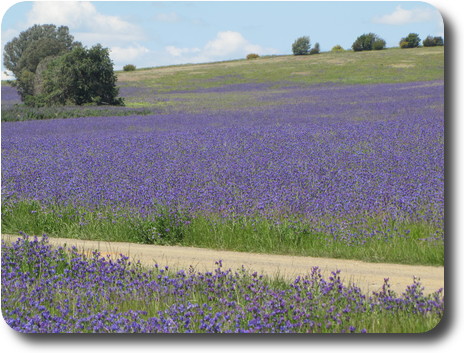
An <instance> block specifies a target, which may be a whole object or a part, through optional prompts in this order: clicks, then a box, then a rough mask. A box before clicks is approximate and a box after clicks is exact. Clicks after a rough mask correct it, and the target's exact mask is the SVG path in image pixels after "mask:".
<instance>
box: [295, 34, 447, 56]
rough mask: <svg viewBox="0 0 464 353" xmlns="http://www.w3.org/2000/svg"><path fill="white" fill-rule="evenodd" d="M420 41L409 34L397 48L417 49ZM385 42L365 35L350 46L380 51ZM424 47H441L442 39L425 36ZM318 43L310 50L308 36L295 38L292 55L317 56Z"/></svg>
mask: <svg viewBox="0 0 464 353" xmlns="http://www.w3.org/2000/svg"><path fill="white" fill-rule="evenodd" d="M420 42H421V39H420V38H419V35H418V34H417V33H409V34H408V35H407V36H406V37H403V38H401V40H400V42H399V46H400V48H402V49H405V48H417V47H418V46H419V45H420ZM385 45H386V42H385V40H383V39H382V38H380V37H379V36H378V35H377V34H375V33H365V34H362V35H360V36H359V37H358V38H356V40H355V41H354V42H353V44H352V45H351V49H352V50H353V51H365V50H382V49H384V48H385ZM422 45H423V46H424V47H434V46H443V45H444V41H443V38H442V37H432V36H427V38H426V39H424V40H423V41H422ZM319 48H320V47H319V43H316V44H315V45H314V48H313V49H311V43H310V39H309V37H308V36H303V37H299V38H297V39H296V40H295V41H294V42H293V44H292V52H293V55H308V54H318V53H319V51H320V49H319ZM342 50H343V48H342V47H341V46H340V45H336V46H334V47H333V48H332V51H342Z"/></svg>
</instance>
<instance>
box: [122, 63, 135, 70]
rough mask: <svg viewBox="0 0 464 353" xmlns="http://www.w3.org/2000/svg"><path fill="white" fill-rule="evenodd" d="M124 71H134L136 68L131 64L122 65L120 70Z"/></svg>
mask: <svg viewBox="0 0 464 353" xmlns="http://www.w3.org/2000/svg"><path fill="white" fill-rule="evenodd" d="M122 69H123V70H124V71H135V69H136V67H135V65H132V64H127V65H124V66H123V68H122Z"/></svg>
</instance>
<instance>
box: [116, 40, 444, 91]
mask: <svg viewBox="0 0 464 353" xmlns="http://www.w3.org/2000/svg"><path fill="white" fill-rule="evenodd" d="M443 78H444V48H443V47H428V48H414V49H398V48H392V49H386V50H380V51H367V52H353V51H344V52H340V53H336V52H324V53H321V54H318V55H303V56H292V55H288V56H271V57H260V58H258V59H255V60H246V59H243V60H235V61H226V62H217V63H208V64H189V65H177V66H167V67H159V68H152V69H138V70H136V71H131V72H119V73H118V80H119V82H121V83H124V84H135V85H141V86H148V87H154V88H156V89H157V91H158V92H160V93H162V92H169V91H172V90H193V89H199V88H209V87H217V86H223V85H228V84H234V83H243V82H266V83H275V84H277V85H280V84H285V83H302V84H316V83H326V82H332V83H339V84H370V83H398V82H412V81H428V80H439V79H443Z"/></svg>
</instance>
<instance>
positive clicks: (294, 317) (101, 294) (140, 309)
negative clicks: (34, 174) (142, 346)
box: [2, 236, 444, 333]
mask: <svg viewBox="0 0 464 353" xmlns="http://www.w3.org/2000/svg"><path fill="white" fill-rule="evenodd" d="M412 281H413V283H412V284H411V285H410V286H408V287H407V288H406V289H405V291H404V293H402V294H401V295H399V294H397V293H395V292H393V291H391V290H390V289H389V284H388V279H386V280H385V284H384V286H383V289H382V290H381V291H379V292H376V293H373V294H372V295H369V296H367V295H365V294H363V293H361V291H360V289H359V288H357V287H356V286H355V285H345V284H344V283H342V282H341V280H340V276H339V272H333V273H332V275H331V276H330V277H329V278H324V277H323V276H322V275H321V273H320V271H319V269H318V268H313V269H312V271H311V274H310V275H308V276H305V277H297V278H295V280H294V281H293V282H292V283H286V282H279V281H275V280H274V281H271V280H269V279H267V278H265V277H262V276H258V275H257V274H256V273H251V272H249V271H247V270H246V269H245V268H242V269H241V270H236V271H232V270H231V269H225V268H222V264H221V261H220V260H218V261H217V269H216V270H215V271H214V272H205V273H200V272H197V271H195V270H193V268H190V269H189V270H187V271H178V272H172V270H169V269H168V268H159V267H158V266H154V267H153V268H151V269H144V268H142V267H141V266H140V265H137V264H131V263H130V262H129V261H128V258H126V257H123V256H121V257H120V258H119V259H118V260H116V261H114V260H111V259H110V258H104V257H102V256H100V254H99V253H98V252H94V253H93V254H92V255H91V256H85V255H83V254H82V253H80V252H78V251H77V249H75V248H74V249H66V248H57V249H52V248H51V246H50V245H49V244H48V242H47V238H46V237H44V238H43V239H42V240H40V241H39V240H37V238H34V239H32V238H30V237H27V236H23V237H22V238H19V239H18V240H17V241H16V242H14V243H13V244H11V245H7V244H5V243H3V244H2V312H3V318H4V319H5V320H6V322H7V323H8V325H10V326H11V327H12V328H13V329H15V330H17V331H19V332H36V333H81V332H92V333H93V332H95V333H97V332H113V333H117V332H124V333H129V332H145V333H178V332H185V333H188V332H196V333H200V332H202V333H253V332H259V333H264V332H279V333H290V332H301V333H343V332H344V333H365V332H377V333H378V332H407V333H412V332H426V331H428V330H431V329H432V328H434V327H435V326H436V325H437V324H438V323H439V321H440V319H441V318H442V316H443V313H444V302H443V294H442V293H441V291H437V292H436V293H434V294H431V295H427V296H425V295H424V294H423V293H422V288H421V284H420V282H419V281H418V280H417V279H412Z"/></svg>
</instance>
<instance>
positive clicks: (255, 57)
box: [246, 53, 259, 60]
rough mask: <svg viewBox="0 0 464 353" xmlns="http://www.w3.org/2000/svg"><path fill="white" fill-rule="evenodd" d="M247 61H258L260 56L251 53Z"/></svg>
mask: <svg viewBox="0 0 464 353" xmlns="http://www.w3.org/2000/svg"><path fill="white" fill-rule="evenodd" d="M246 58H247V60H251V59H257V58H259V55H258V54H254V53H251V54H248V55H247V56H246Z"/></svg>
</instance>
